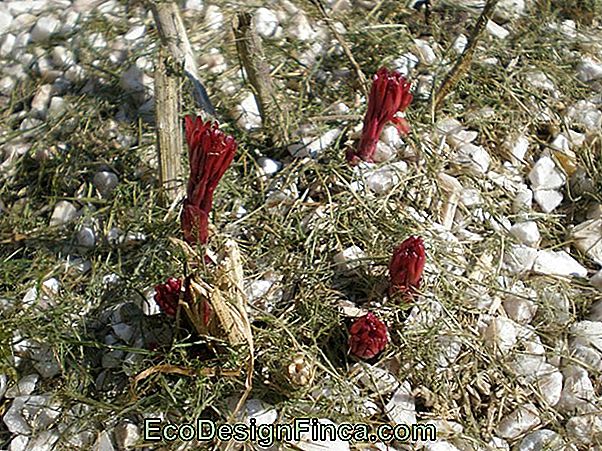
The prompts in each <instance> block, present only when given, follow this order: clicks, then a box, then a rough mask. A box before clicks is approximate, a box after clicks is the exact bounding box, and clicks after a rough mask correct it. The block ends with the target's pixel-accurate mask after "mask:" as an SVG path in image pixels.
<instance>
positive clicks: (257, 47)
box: [233, 13, 288, 145]
mask: <svg viewBox="0 0 602 451" xmlns="http://www.w3.org/2000/svg"><path fill="white" fill-rule="evenodd" d="M233 29H234V35H235V36H236V49H237V51H238V56H239V57H240V61H241V63H242V65H243V67H244V68H245V71H246V73H247V77H248V78H249V83H250V84H251V87H252V88H253V95H254V96H255V100H256V101H257V105H258V107H259V113H260V114H261V121H262V124H263V127H264V128H265V129H267V130H269V133H271V137H272V140H273V141H274V143H275V144H279V145H282V144H285V143H286V142H287V141H288V130H287V129H288V108H287V107H286V104H284V103H279V102H278V100H277V98H276V91H275V89H274V84H273V83H272V77H271V76H270V69H269V67H268V64H267V63H266V61H265V54H264V53H263V47H262V46H261V40H260V39H259V37H258V36H257V34H256V33H255V30H254V29H253V26H252V17H251V15H250V14H249V13H239V14H237V16H236V20H235V22H234V24H233Z"/></svg>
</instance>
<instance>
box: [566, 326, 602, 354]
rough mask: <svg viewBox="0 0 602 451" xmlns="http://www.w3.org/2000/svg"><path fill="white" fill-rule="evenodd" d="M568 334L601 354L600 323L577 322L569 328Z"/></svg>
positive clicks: (601, 333) (601, 332) (601, 334)
mask: <svg viewBox="0 0 602 451" xmlns="http://www.w3.org/2000/svg"><path fill="white" fill-rule="evenodd" d="M570 332H571V334H572V335H573V336H575V337H576V338H577V339H579V340H580V341H581V342H582V343H585V344H587V345H589V346H592V347H594V348H595V349H597V350H598V351H600V352H602V322H600V321H587V320H584V321H579V322H578V323H575V324H573V325H572V326H571V329H570Z"/></svg>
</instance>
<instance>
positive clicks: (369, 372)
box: [351, 362, 399, 396]
mask: <svg viewBox="0 0 602 451" xmlns="http://www.w3.org/2000/svg"><path fill="white" fill-rule="evenodd" d="M351 371H352V373H355V372H356V371H357V372H358V373H359V375H360V378H359V382H360V383H361V384H362V385H363V386H364V387H366V388H367V389H368V390H370V391H372V392H374V393H378V394H380V395H382V396H384V395H388V394H389V393H391V392H393V391H394V390H397V389H398V388H399V381H398V380H397V378H396V377H395V376H394V375H393V374H391V372H389V371H388V370H386V369H384V368H380V367H378V366H373V365H369V364H367V363H365V362H360V363H356V364H355V365H353V368H352V369H351Z"/></svg>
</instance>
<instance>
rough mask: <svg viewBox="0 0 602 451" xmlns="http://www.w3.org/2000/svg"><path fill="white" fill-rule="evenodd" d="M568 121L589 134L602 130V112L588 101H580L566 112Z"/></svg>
mask: <svg viewBox="0 0 602 451" xmlns="http://www.w3.org/2000/svg"><path fill="white" fill-rule="evenodd" d="M566 117H567V119H568V120H569V121H570V122H571V123H572V124H574V125H577V126H580V127H583V128H584V129H585V130H586V131H587V132H588V133H594V132H596V131H598V130H600V128H602V111H600V110H599V109H597V108H596V105H595V104H593V103H591V102H588V101H587V100H579V101H578V102H577V103H575V104H574V105H571V106H570V107H569V108H568V109H567V111H566Z"/></svg>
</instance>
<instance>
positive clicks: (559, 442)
mask: <svg viewBox="0 0 602 451" xmlns="http://www.w3.org/2000/svg"><path fill="white" fill-rule="evenodd" d="M564 446H565V442H564V440H563V439H562V437H561V436H560V435H559V434H558V433H557V432H554V431H551V430H549V429H540V430H539V431H535V432H531V433H530V434H528V435H526V436H525V438H524V439H522V440H521V442H520V445H519V446H518V451H539V450H543V449H547V450H557V451H560V450H564V449H565V447H564Z"/></svg>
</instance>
